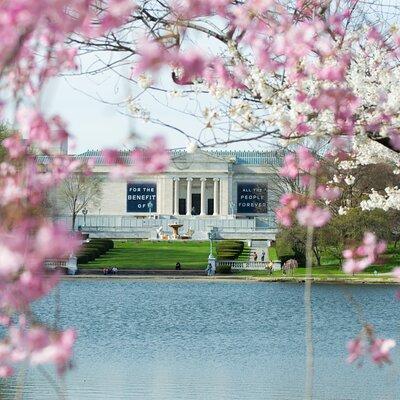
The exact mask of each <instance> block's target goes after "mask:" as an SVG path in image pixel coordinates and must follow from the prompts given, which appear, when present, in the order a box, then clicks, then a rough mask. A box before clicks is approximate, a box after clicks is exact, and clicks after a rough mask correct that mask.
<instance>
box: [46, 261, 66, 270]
mask: <svg viewBox="0 0 400 400" xmlns="http://www.w3.org/2000/svg"><path fill="white" fill-rule="evenodd" d="M67 264H68V260H46V261H45V262H44V266H45V267H46V268H48V269H56V268H68V265H67Z"/></svg>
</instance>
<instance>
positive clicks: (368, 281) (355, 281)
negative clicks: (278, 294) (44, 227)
mask: <svg viewBox="0 0 400 400" xmlns="http://www.w3.org/2000/svg"><path fill="white" fill-rule="evenodd" d="M165 272H167V271H165ZM62 279H65V280H74V279H78V280H80V279H111V280H113V279H119V280H133V281H134V280H138V281H143V280H153V281H154V280H167V281H174V280H175V281H177V280H178V281H198V282H254V283H261V282H263V283H284V282H285V283H305V281H306V279H305V278H304V277H295V276H294V277H291V276H289V277H287V276H282V277H259V276H246V275H245V276H234V275H215V276H205V275H203V274H193V275H191V274H189V273H187V274H171V273H170V274H168V273H161V274H157V273H154V272H152V273H151V274H146V273H145V272H144V271H143V273H141V274H140V273H135V274H125V275H124V274H116V275H103V274H77V275H63V276H62ZM311 281H312V283H319V284H321V283H322V284H323V283H326V284H346V285H347V284H350V285H393V286H398V285H399V282H397V281H395V280H394V279H393V278H391V277H390V278H388V277H386V278H382V277H371V278H369V277H368V278H366V277H363V278H361V277H360V278H357V277H349V278H319V277H314V278H312V279H311Z"/></svg>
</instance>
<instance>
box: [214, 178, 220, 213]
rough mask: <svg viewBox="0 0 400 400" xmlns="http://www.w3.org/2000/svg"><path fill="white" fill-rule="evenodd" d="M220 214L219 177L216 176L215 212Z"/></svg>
mask: <svg viewBox="0 0 400 400" xmlns="http://www.w3.org/2000/svg"><path fill="white" fill-rule="evenodd" d="M218 214H219V178H214V213H213V215H218Z"/></svg>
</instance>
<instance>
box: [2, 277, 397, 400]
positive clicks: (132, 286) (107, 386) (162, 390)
mask: <svg viewBox="0 0 400 400" xmlns="http://www.w3.org/2000/svg"><path fill="white" fill-rule="evenodd" d="M344 290H346V291H348V292H349V293H351V294H352V295H354V297H355V298H356V299H357V300H358V301H359V302H360V303H361V304H362V305H363V308H364V309H365V312H366V314H367V315H368V316H369V320H370V322H372V323H374V324H375V325H376V326H377V329H378V331H379V332H382V334H384V335H385V336H391V337H397V336H398V335H397V333H398V328H399V327H398V321H399V318H398V317H399V305H398V302H396V300H395V296H394V294H395V288H394V287H389V286H388V287H383V286H373V287H372V286H351V287H344V286H337V285H332V286H330V285H315V286H314V287H313V308H314V335H315V337H314V339H315V340H314V341H315V351H316V360H315V364H316V377H315V394H316V396H315V398H316V399H324V400H326V399H335V400H338V399H363V400H365V399H371V400H372V399H374V400H375V399H393V398H397V393H398V392H399V389H400V385H399V382H398V377H399V376H400V373H399V371H398V370H397V365H398V355H397V353H396V355H395V363H394V365H393V366H390V367H389V368H383V369H379V368H377V367H375V366H371V365H369V364H366V365H365V366H364V367H363V368H362V369H357V368H355V367H354V366H348V365H346V364H345V362H344V358H345V356H346V354H345V343H346V340H347V339H348V338H350V337H352V336H354V335H356V334H357V333H358V331H359V329H360V327H359V326H358V324H357V321H356V318H355V314H354V310H353V309H352V307H351V306H350V305H349V303H348V302H347V301H346V298H345V297H344V295H343V293H344V292H343V291H344ZM61 298H62V302H63V305H62V313H61V319H60V323H61V325H63V326H71V325H72V326H75V327H77V329H78V330H79V339H78V343H77V347H76V356H75V361H76V368H75V369H74V370H73V371H72V372H71V373H69V374H68V376H67V378H66V382H65V391H66V393H67V395H68V398H70V399H85V400H86V399H141V400H147V399H158V400H160V399H162V400H172V399H173V400H194V399H196V400H197V399H199V400H200V399H201V400H204V399H219V400H228V399H229V400H235V399H238V400H239V399H246V400H259V399H301V398H302V396H303V386H304V356H305V350H304V349H305V346H304V312H303V286H301V285H298V284H283V283H269V284H263V283H216V282H212V283H208V282H207V283H204V282H188V281H185V282H183V281H179V282H171V281H151V282H149V281H126V280H121V281H118V280H112V281H111V280H110V281H105V280H104V281H103V280H101V281H98V280H87V281H66V282H63V284H62V285H61ZM36 310H37V312H38V313H39V314H40V315H41V317H42V318H43V319H45V320H47V321H49V322H50V321H52V318H53V315H54V312H53V311H54V299H53V298H51V297H50V298H48V299H46V300H45V301H42V302H40V303H39V304H37V307H36ZM1 390H2V394H3V396H2V397H4V398H5V399H9V398H12V396H13V394H14V393H15V384H14V385H13V384H12V383H11V384H10V383H8V386H6V387H2V388H1ZM54 398H56V395H55V392H54V390H53V388H52V387H51V385H50V384H49V383H48V382H47V381H46V380H45V379H44V378H43V376H42V375H40V374H39V373H38V372H37V371H32V372H30V373H29V375H28V377H27V384H26V390H25V394H24V399H35V400H36V399H54Z"/></svg>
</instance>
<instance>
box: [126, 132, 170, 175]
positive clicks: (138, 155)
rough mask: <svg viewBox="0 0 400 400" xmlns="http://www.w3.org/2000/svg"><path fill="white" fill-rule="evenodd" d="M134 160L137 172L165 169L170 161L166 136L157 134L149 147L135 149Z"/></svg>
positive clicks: (151, 172) (152, 171) (146, 172)
mask: <svg viewBox="0 0 400 400" xmlns="http://www.w3.org/2000/svg"><path fill="white" fill-rule="evenodd" d="M132 160H133V162H134V168H135V171H136V172H137V173H144V174H153V173H157V172H160V171H164V170H165V169H166V168H167V166H168V164H169V161H170V156H169V152H168V150H167V148H166V144H165V140H164V138H163V137H162V136H156V137H154V138H153V139H152V140H151V141H150V143H149V147H147V148H144V149H136V150H134V151H133V152H132Z"/></svg>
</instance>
